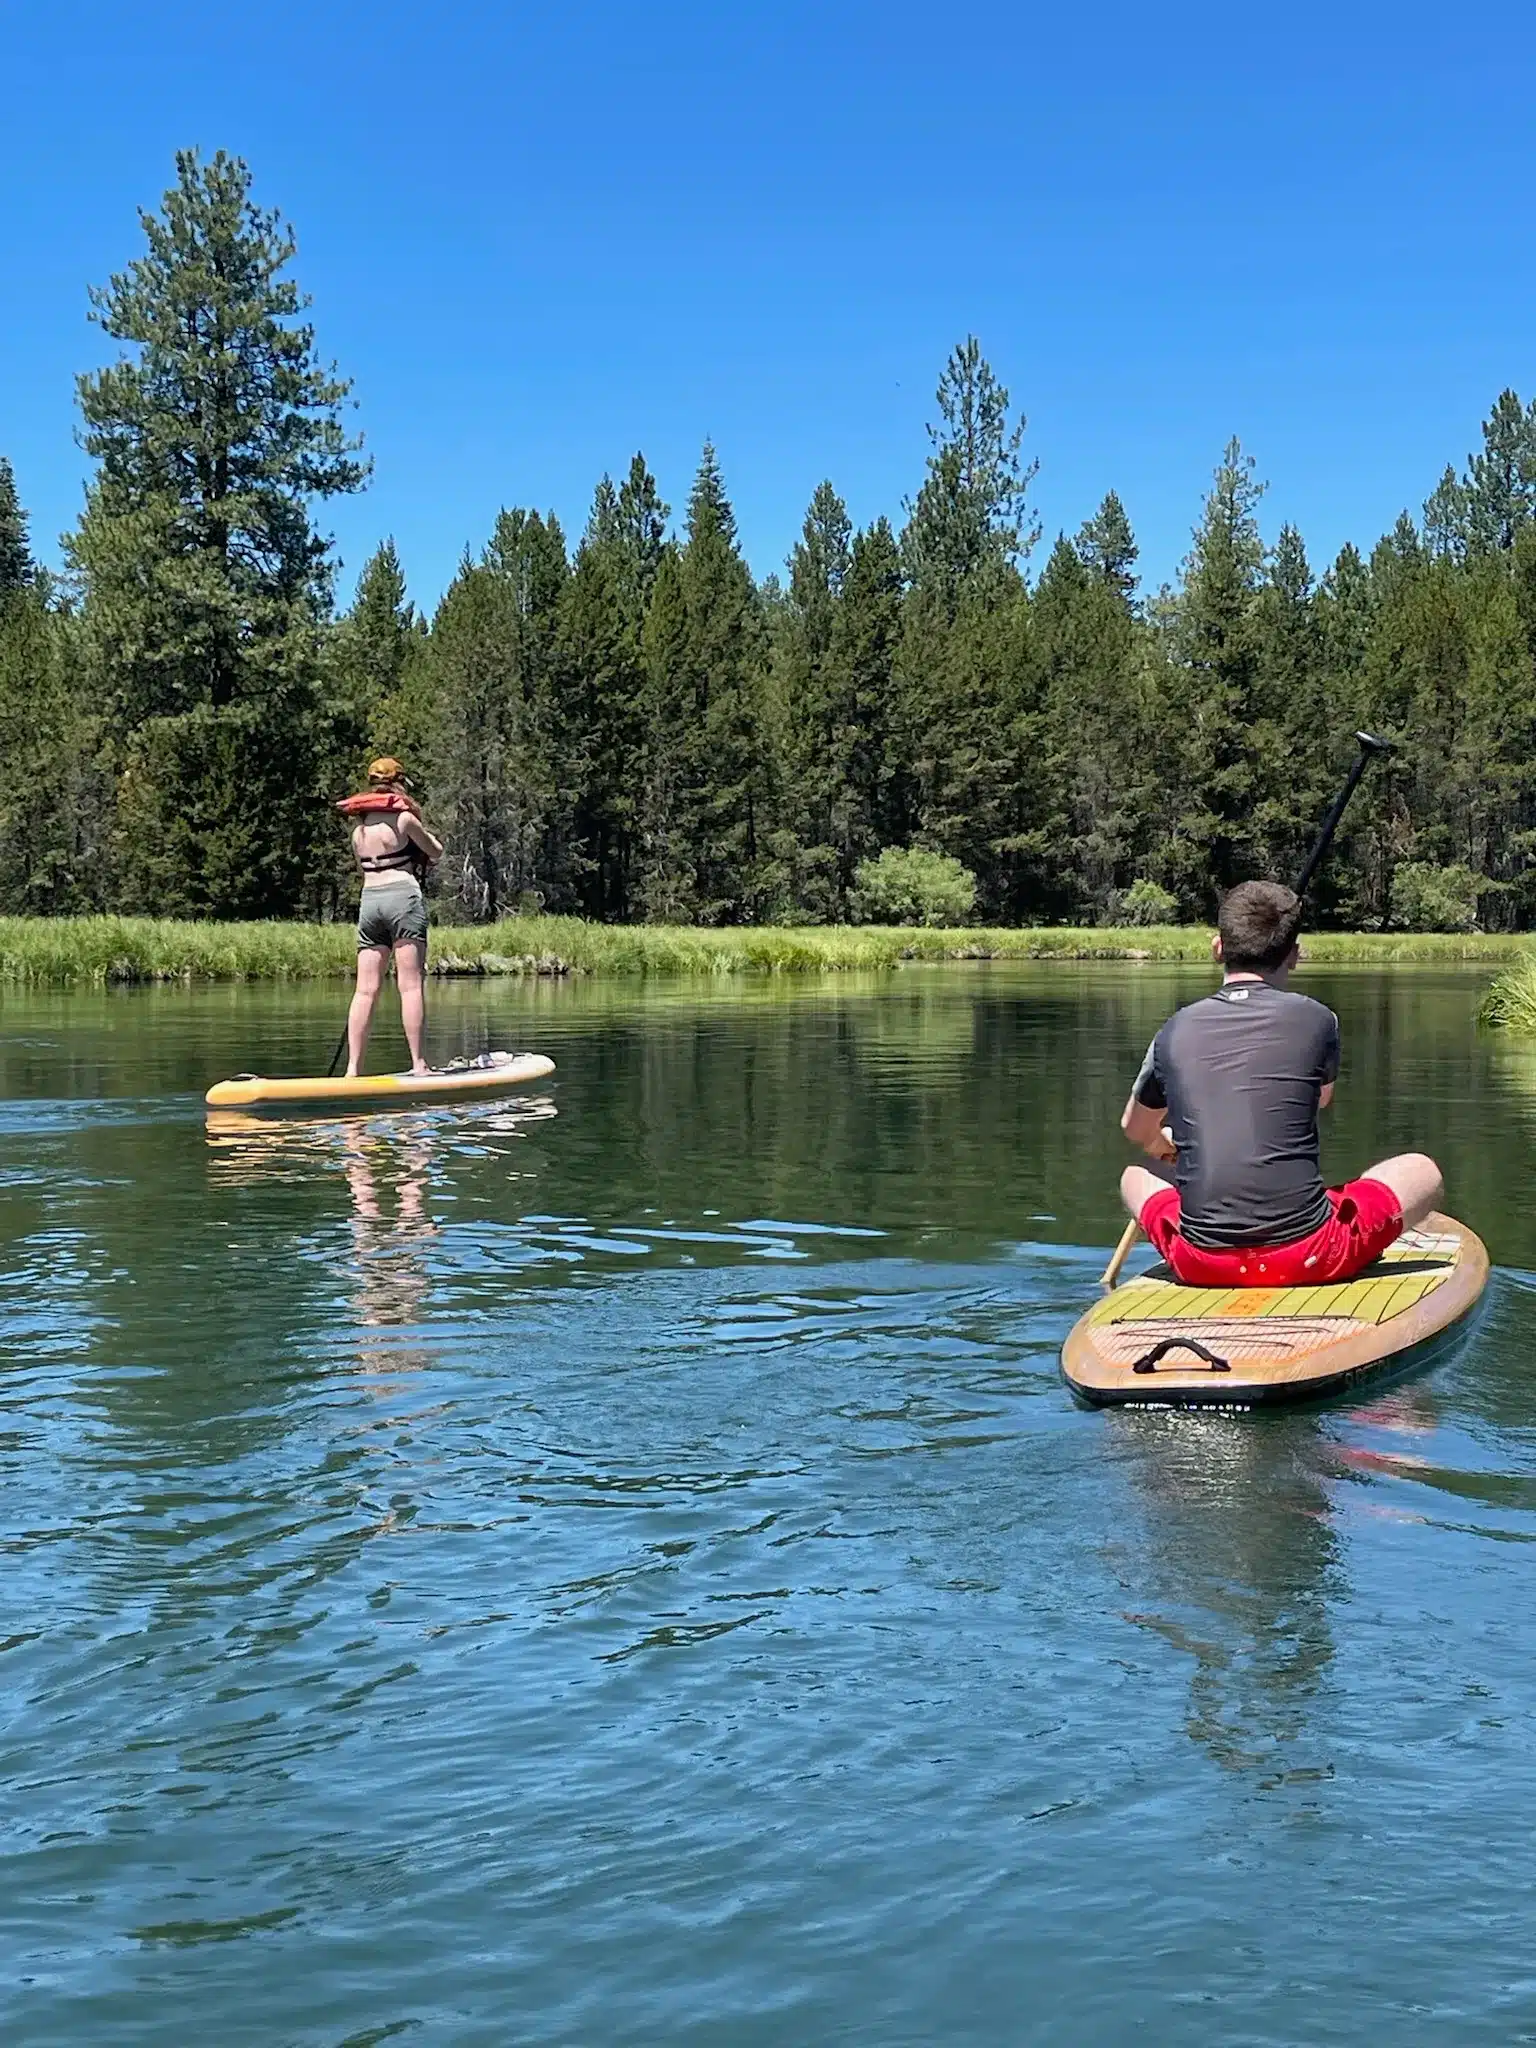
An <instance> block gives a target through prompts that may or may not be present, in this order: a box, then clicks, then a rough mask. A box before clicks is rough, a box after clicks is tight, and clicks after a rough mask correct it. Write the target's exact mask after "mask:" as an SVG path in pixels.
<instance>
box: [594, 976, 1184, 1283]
mask: <svg viewBox="0 0 1536 2048" xmlns="http://www.w3.org/2000/svg"><path fill="white" fill-rule="evenodd" d="M909 976H910V980H909ZM1205 979H1206V978H1204V977H1195V978H1193V979H1191V977H1190V976H1188V975H1187V974H1186V975H1183V976H1182V977H1176V976H1173V975H1169V974H1166V973H1162V972H1155V973H1154V972H1152V971H1151V970H1149V971H1148V974H1147V977H1146V979H1145V981H1142V980H1139V979H1138V978H1137V977H1135V976H1124V975H1122V977H1121V978H1120V979H1119V980H1118V981H1117V982H1115V983H1114V984H1113V985H1110V984H1108V983H1106V982H1104V981H1103V980H1102V979H1101V980H1099V981H1097V982H1095V981H1092V980H1090V979H1088V978H1087V977H1086V976H1085V974H1084V973H1083V972H1082V971H1081V970H1078V971H1074V970H1071V969H1061V968H1054V969H1052V970H1049V971H1046V970H1042V971H1041V972H1040V974H1039V975H1038V976H1035V975H1031V976H1029V977H1021V976H1019V975H1018V974H1017V972H1015V971H1010V972H1009V974H1008V976H1007V978H1006V979H1003V978H997V977H994V976H993V975H992V974H991V972H990V970H987V969H978V970H977V971H976V972H975V974H974V975H973V974H971V973H970V972H968V971H967V970H963V969H946V970H939V971H933V972H930V971H929V970H923V969H913V970H904V971H903V972H902V973H901V974H899V975H897V976H895V977H891V978H888V979H887V980H886V982H885V983H884V985H883V987H882V988H881V989H880V990H879V991H874V990H871V991H867V992H866V991H852V992H848V993H843V992H842V991H841V989H840V988H839V989H835V990H829V989H828V987H827V986H826V985H825V984H823V985H822V986H821V987H819V988H817V989H815V990H814V991H806V992H799V991H791V992H790V994H789V995H787V996H785V997H784V998H783V999H782V1000H779V1001H776V1002H768V1001H756V1000H754V1001H750V1002H743V1003H742V1004H741V1005H740V1006H739V1007H733V1006H731V1005H729V1004H726V1003H719V1004H715V1005H710V1004H706V1003H700V1002H699V1001H697V1000H695V1001H694V1002H693V1003H692V1004H689V1005H683V1004H681V1003H679V1004H677V1005H676V1006H674V1007H672V1008H662V1009H659V1010H658V1011H656V1012H653V1013H646V1014H641V1015H638V1016H636V1017H634V1018H633V1019H630V1018H624V1019H621V1020H615V1021H613V1022H609V1023H607V1024H606V1025H605V1027H604V1029H603V1030H602V1031H601V1032H600V1033H594V1034H593V1035H592V1036H591V1037H590V1038H587V1039H583V1041H582V1042H581V1044H580V1046H579V1048H577V1047H575V1046H572V1047H571V1048H570V1049H569V1052H568V1053H565V1052H562V1055H561V1066H562V1073H563V1076H564V1078H565V1081H566V1084H567V1085H568V1086H579V1088H580V1091H581V1093H580V1104H581V1113H580V1119H579V1128H577V1129H570V1130H567V1131H565V1132H564V1133H563V1134H562V1145H561V1152H562V1159H563V1161H564V1162H565V1164H566V1165H567V1167H568V1168H570V1169H571V1170H572V1171H575V1172H578V1173H580V1177H581V1179H582V1181H583V1183H584V1187H583V1193H584V1195H588V1196H589V1199H590V1204H591V1206H589V1207H587V1209H586V1213H587V1214H588V1215H591V1216H601V1217H620V1218H626V1219H627V1218H629V1217H633V1216H634V1215H635V1214H637V1213H640V1212H641V1211H643V1210H646V1209H650V1208H655V1209H658V1210H660V1211H661V1212H663V1213H665V1214H670V1215H693V1214H697V1213H698V1209H699V1207H700V1205H701V1204H708V1205H710V1206H712V1207H716V1208H718V1209H719V1210H720V1211H721V1213H722V1214H723V1215H725V1216H727V1217H738V1218H739V1217H756V1216H765V1215H766V1216H777V1217H785V1218H804V1219H808V1220H818V1221H827V1222H832V1221H835V1222H843V1223H853V1224H863V1223H872V1224H878V1225H880V1226H883V1227H885V1228H887V1229H899V1228H901V1227H902V1226H903V1225H914V1226H939V1227H942V1228H944V1229H946V1230H952V1231H955V1232H957V1233H961V1234H969V1235H972V1236H975V1237H976V1238H978V1239H981V1240H984V1241H986V1242H988V1243H995V1242H997V1241H998V1240H999V1239H1007V1238H1014V1237H1019V1236H1030V1235H1038V1234H1040V1233H1039V1231H1038V1227H1037V1225H1036V1222H1035V1219H1036V1217H1037V1216H1039V1215H1041V1214H1045V1215H1047V1216H1049V1217H1052V1218H1054V1219H1055V1223H1054V1227H1053V1228H1052V1229H1051V1230H1050V1232H1049V1234H1050V1235H1052V1236H1054V1237H1058V1238H1066V1239H1076V1240H1078V1241H1081V1242H1088V1243H1094V1242H1099V1241H1104V1240H1107V1238H1108V1236H1109V1234H1110V1233H1111V1231H1112V1229H1113V1228H1114V1227H1115V1223H1116V1217H1117V1215H1118V1198H1117V1193H1116V1187H1117V1182H1118V1177H1119V1173H1120V1169H1121V1167H1122V1166H1123V1164H1124V1162H1125V1146H1124V1141H1123V1139H1122V1138H1121V1136H1120V1131H1119V1116H1120V1110H1121V1106H1122V1105H1123V1103H1124V1101H1125V1096H1126V1091H1127V1089H1128V1088H1129V1086H1130V1083H1131V1080H1132V1078H1133V1077H1134V1075H1135V1071H1136V1066H1137V1063H1138V1062H1139V1060H1140V1058H1141V1054H1142V1052H1143V1051H1144V1050H1145V1046H1146V1041H1147V1039H1148V1038H1150V1036H1151V1035H1152V1032H1153V1030H1154V1029H1155V1028H1156V1026H1157V1024H1158V1023H1160V1022H1161V1020H1162V1018H1163V1017H1164V1016H1166V1015H1167V1013H1168V1012H1169V1010H1171V1009H1172V1008H1173V1007H1174V1006H1175V1004H1176V1003H1177V1002H1178V1001H1179V1000H1180V999H1181V997H1183V996H1187V995H1189V994H1193V993H1197V992H1198V991H1199V989H1200V988H1201V987H1202V986H1203V985H1204V981H1205ZM583 1154H585V1161H584V1160H583V1157H582V1155H583ZM584 1164H585V1165H586V1170H585V1171H583V1170H582V1168H583V1165H584Z"/></svg>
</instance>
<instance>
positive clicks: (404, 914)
mask: <svg viewBox="0 0 1536 2048" xmlns="http://www.w3.org/2000/svg"><path fill="white" fill-rule="evenodd" d="M412 944H414V945H417V946H420V948H421V950H422V952H423V953H425V952H426V950H427V899H426V897H425V896H423V895H422V893H421V889H420V887H419V885H418V884H417V883H416V882H414V881H412V879H411V878H410V877H409V876H408V875H407V876H405V877H404V878H402V880H400V881H398V882H383V883H381V884H380V885H379V887H378V888H376V889H365V890H364V891H363V900H362V903H361V904H360V905H359V907H358V913H357V950H358V951H359V952H360V953H361V952H365V951H366V950H367V949H368V947H370V946H407V945H412Z"/></svg>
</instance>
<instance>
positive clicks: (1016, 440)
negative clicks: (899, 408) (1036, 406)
mask: <svg viewBox="0 0 1536 2048" xmlns="http://www.w3.org/2000/svg"><path fill="white" fill-rule="evenodd" d="M936 397H937V404H938V409H939V422H938V424H937V425H931V426H930V427H929V429H928V438H929V441H930V442H931V444H932V449H933V452H932V453H931V454H930V456H929V457H928V476H927V480H926V481H925V482H924V484H923V487H922V489H921V490H920V491H919V492H918V494H917V498H916V500H915V501H914V503H913V504H912V505H911V506H910V507H909V511H910V515H911V516H910V518H909V519H908V522H907V528H906V532H905V533H904V534H903V536H902V552H903V554H904V556H905V558H906V566H907V573H908V575H909V576H910V577H911V579H912V581H913V583H914V584H916V585H918V586H919V587H922V588H926V589H930V590H933V591H935V592H937V593H939V594H941V596H942V598H943V599H944V600H945V601H946V602H948V603H951V604H952V603H954V602H956V601H957V599H958V596H959V591H960V587H961V585H962V584H963V583H964V582H965V580H966V578H967V577H970V576H972V575H974V574H976V573H977V572H978V571H979V570H983V569H989V568H990V569H994V570H995V569H1002V568H1006V567H1008V566H1009V565H1011V564H1012V563H1013V562H1015V561H1017V560H1019V559H1022V558H1023V557H1026V556H1027V555H1028V554H1029V552H1030V550H1031V549H1032V548H1033V546H1034V544H1035V542H1036V541H1037V540H1038V538H1039V534H1040V529H1039V525H1038V522H1036V521H1035V520H1034V518H1033V516H1032V515H1031V514H1030V512H1029V510H1028V493H1029V487H1030V485H1031V483H1033V481H1034V479H1035V475H1036V472H1037V471H1038V469H1039V464H1038V463H1036V462H1030V463H1027V464H1026V463H1023V462H1022V461H1021V460H1020V455H1019V450H1020V447H1021V445H1022V442H1023V439H1024V429H1025V426H1026V424H1027V422H1026V421H1025V419H1024V418H1023V415H1022V414H1021V415H1020V417H1019V419H1018V420H1017V422H1014V423H1011V422H1010V415H1009V400H1008V393H1007V391H1006V390H1005V389H1004V387H1003V386H1002V385H1001V384H1000V383H999V382H998V381H997V378H996V377H995V376H994V374H993V372H992V367H991V365H990V364H989V363H988V362H987V360H986V358H985V357H984V356H983V355H982V353H981V344H980V343H979V342H978V341H977V339H976V337H975V336H974V335H969V336H967V338H966V339H965V341H963V342H962V343H961V344H960V346H959V347H958V348H956V349H955V350H954V351H953V353H952V354H951V356H950V358H949V361H948V363H946V365H945V366H944V374H943V375H942V376H941V377H940V379H939V388H938V392H937V394H936Z"/></svg>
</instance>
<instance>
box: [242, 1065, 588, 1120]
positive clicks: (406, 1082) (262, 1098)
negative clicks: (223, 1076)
mask: <svg viewBox="0 0 1536 2048" xmlns="http://www.w3.org/2000/svg"><path fill="white" fill-rule="evenodd" d="M554 1071H555V1063H554V1061H553V1060H551V1059H546V1058H545V1057H544V1055H543V1053H541V1052H516V1053H513V1052H502V1053H493V1054H491V1055H489V1056H488V1057H487V1058H486V1059H485V1060H484V1061H483V1062H477V1063H474V1064H468V1063H466V1064H465V1065H464V1066H462V1067H449V1068H447V1069H445V1070H444V1071H443V1072H442V1073H440V1074H359V1075H358V1077H357V1078H356V1080H353V1081H348V1080H331V1079H329V1078H328V1077H327V1076H326V1075H324V1074H316V1075H311V1076H309V1077H307V1078H304V1077H298V1078H295V1079H292V1080H269V1079H267V1078H266V1077H264V1076H263V1075H261V1074H238V1075H237V1076H236V1077H235V1079H234V1080H233V1081H216V1082H215V1083H214V1085H213V1086H212V1087H211V1088H210V1089H209V1090H208V1093H207V1095H206V1097H205V1098H204V1099H205V1101H206V1102H207V1104H208V1107H209V1108H210V1109H250V1108H253V1107H254V1106H255V1105H256V1104H258V1103H266V1104H268V1105H271V1106H274V1107H275V1106H278V1105H290V1104H291V1105H297V1104H302V1103H327V1102H335V1103H352V1102H381V1103H389V1104H393V1105H395V1106H396V1107H399V1108H402V1109H403V1108H405V1107H406V1106H407V1105H409V1104H414V1103H424V1102H453V1101H456V1100H458V1099H459V1098H460V1097H464V1096H476V1095H488V1094H490V1093H492V1092H493V1091H494V1090H495V1089H498V1088H521V1087H523V1086H524V1085H525V1084H526V1083H527V1082H529V1081H542V1080H543V1078H544V1076H545V1075H546V1074H552V1073H553V1072H554Z"/></svg>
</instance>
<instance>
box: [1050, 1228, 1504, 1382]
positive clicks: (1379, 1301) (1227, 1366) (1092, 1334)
mask: <svg viewBox="0 0 1536 2048" xmlns="http://www.w3.org/2000/svg"><path fill="white" fill-rule="evenodd" d="M1487 1284H1488V1253H1487V1251H1486V1250H1485V1249H1484V1247H1483V1242H1482V1240H1481V1238H1479V1237H1478V1236H1476V1235H1475V1233H1474V1232H1472V1231H1470V1230H1468V1228H1467V1226H1466V1225H1465V1224H1464V1223H1458V1222H1457V1221H1456V1219H1455V1218H1454V1217H1453V1216H1441V1215H1439V1214H1434V1215H1430V1216H1426V1217H1425V1219H1424V1221H1423V1222H1422V1223H1421V1224H1420V1225H1419V1226H1418V1228H1417V1229H1416V1230H1407V1231H1404V1233H1403V1235H1402V1236H1401V1237H1400V1238H1399V1239H1398V1240H1397V1242H1396V1244H1393V1245H1390V1246H1388V1248H1387V1250H1386V1251H1385V1252H1384V1253H1383V1254H1382V1256H1381V1257H1380V1258H1379V1259H1378V1260H1377V1261H1376V1263H1375V1264H1374V1265H1371V1266H1367V1267H1366V1269H1365V1271H1364V1272H1363V1273H1361V1274H1358V1275H1357V1276H1356V1278H1355V1279H1353V1280H1340V1281H1335V1282H1333V1283H1331V1284H1330V1285H1327V1286H1322V1287H1185V1286H1183V1285H1182V1284H1181V1283H1180V1282H1179V1281H1177V1280H1175V1279H1174V1278H1173V1276H1172V1274H1171V1273H1170V1272H1169V1271H1168V1268H1167V1267H1166V1266H1164V1265H1157V1266H1154V1267H1153V1268H1152V1269H1151V1271H1150V1272H1148V1273H1144V1274H1142V1275H1141V1276H1140V1277H1139V1278H1138V1279H1135V1280H1127V1281H1126V1283H1125V1284H1124V1286H1123V1287H1117V1288H1115V1289H1114V1291H1113V1292H1112V1293H1110V1294H1107V1295H1105V1297H1104V1299H1103V1300H1102V1301H1097V1302H1095V1303H1094V1305H1093V1307H1092V1308H1091V1309H1089V1310H1088V1312H1087V1314H1086V1315H1084V1316H1081V1317H1080V1318H1079V1319H1078V1321H1077V1322H1076V1323H1075V1324H1074V1326H1073V1328H1072V1330H1071V1333H1070V1334H1069V1336H1068V1338H1067V1341H1066V1343H1065V1344H1064V1345H1063V1346H1062V1351H1061V1370H1062V1377H1063V1378H1064V1379H1065V1380H1066V1382H1067V1385H1068V1386H1069V1387H1070V1388H1071V1389H1072V1391H1073V1393H1074V1394H1076V1395H1077V1396H1078V1398H1079V1399H1080V1400H1082V1401H1086V1402H1088V1403H1089V1404H1090V1405H1091V1406H1093V1407H1095V1408H1104V1407H1118V1408H1225V1409H1241V1408H1256V1407H1259V1406H1261V1405H1262V1406H1268V1405H1270V1404H1272V1403H1274V1402H1278V1401H1304V1400H1316V1399H1318V1398H1320V1397H1321V1396H1323V1395H1325V1394H1336V1393H1339V1392H1341V1391H1342V1390H1343V1389H1344V1388H1346V1387H1351V1386H1355V1385H1357V1384H1358V1383H1359V1382H1360V1381H1361V1380H1363V1379H1366V1378H1368V1377H1370V1376H1372V1375H1374V1374H1376V1373H1379V1372H1382V1371H1385V1370H1387V1369H1389V1368H1390V1369H1392V1370H1397V1369H1400V1368H1402V1367H1405V1366H1408V1365H1411V1364H1414V1363H1417V1362H1418V1358H1417V1356H1416V1354H1419V1353H1420V1352H1421V1349H1422V1347H1425V1346H1427V1345H1428V1343H1429V1340H1430V1339H1431V1338H1434V1337H1437V1336H1438V1335H1439V1334H1440V1332H1441V1331H1442V1330H1448V1329H1449V1328H1450V1327H1451V1325H1452V1324H1454V1323H1457V1322H1459V1321H1460V1320H1461V1318H1462V1317H1463V1316H1465V1315H1466V1314H1467V1313H1468V1311H1469V1310H1470V1309H1472V1308H1473V1307H1474V1305H1475V1304H1476V1302H1477V1300H1478V1298H1479V1297H1480V1295H1481V1294H1482V1291H1483V1289H1484V1287H1485V1286H1486V1285H1487ZM1410 1354H1415V1355H1413V1356H1411V1355H1410Z"/></svg>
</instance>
